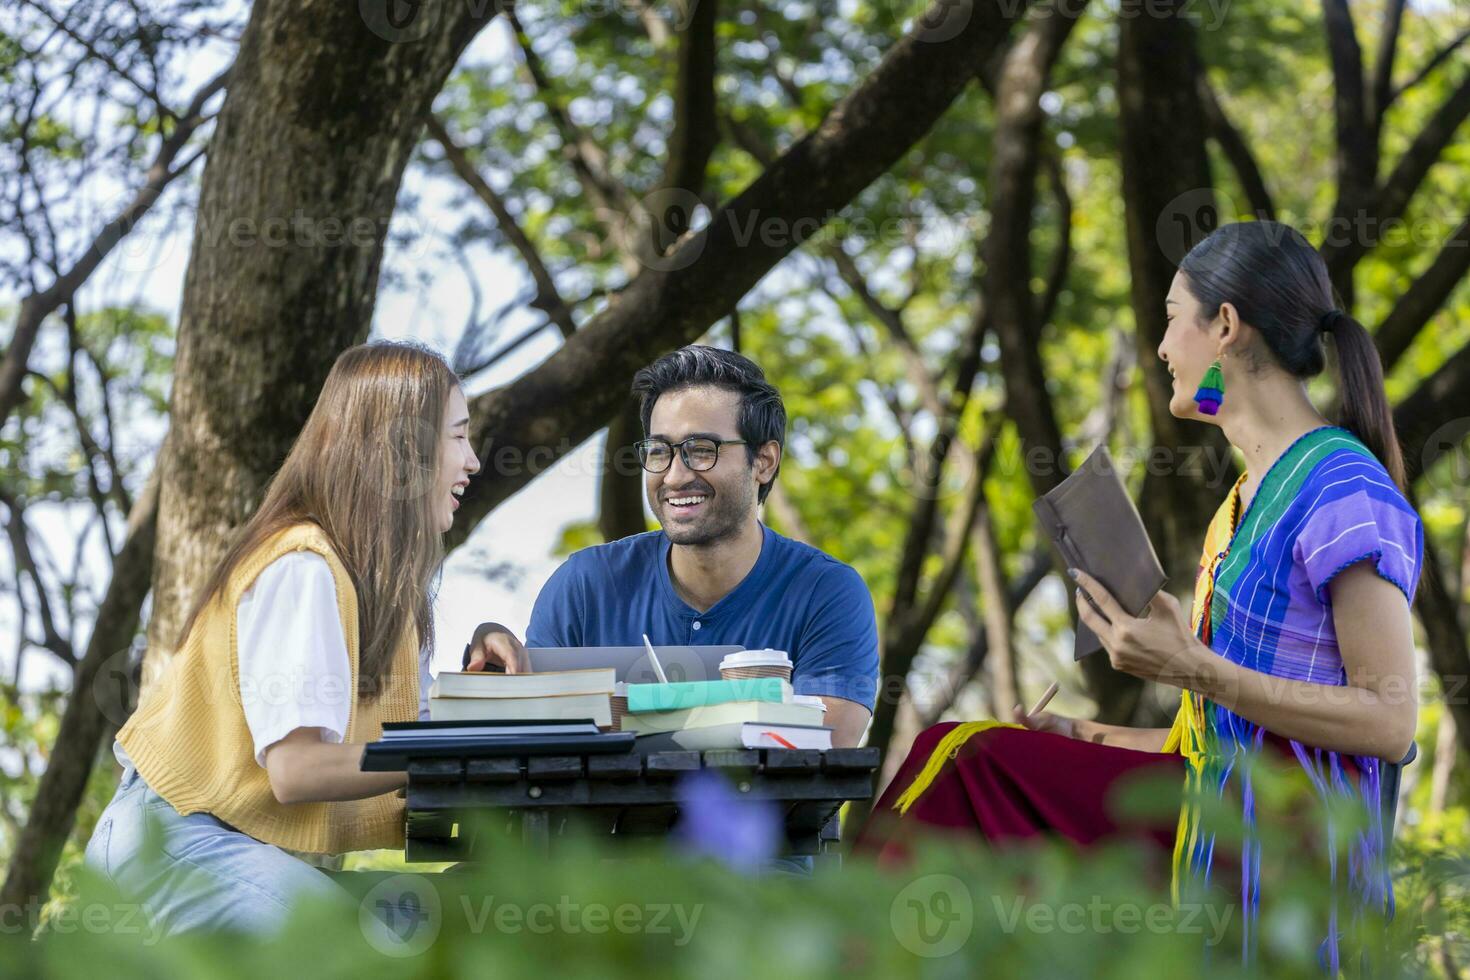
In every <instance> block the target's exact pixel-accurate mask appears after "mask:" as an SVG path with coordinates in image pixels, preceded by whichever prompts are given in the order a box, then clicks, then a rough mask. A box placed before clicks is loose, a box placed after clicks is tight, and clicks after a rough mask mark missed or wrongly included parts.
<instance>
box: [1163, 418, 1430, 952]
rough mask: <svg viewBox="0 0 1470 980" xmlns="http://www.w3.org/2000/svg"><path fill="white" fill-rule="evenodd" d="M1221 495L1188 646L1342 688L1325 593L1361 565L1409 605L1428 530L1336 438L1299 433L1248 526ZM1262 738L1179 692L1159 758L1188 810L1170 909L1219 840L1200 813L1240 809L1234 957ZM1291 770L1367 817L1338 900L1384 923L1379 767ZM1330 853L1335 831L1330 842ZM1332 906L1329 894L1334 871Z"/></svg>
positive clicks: (1356, 450)
mask: <svg viewBox="0 0 1470 980" xmlns="http://www.w3.org/2000/svg"><path fill="white" fill-rule="evenodd" d="M1244 481H1245V477H1244V476H1242V477H1241V480H1240V481H1239V482H1237V483H1236V484H1235V486H1234V487H1233V488H1231V491H1230V494H1229V496H1228V497H1227V498H1226V500H1225V502H1224V503H1223V504H1222V505H1221V506H1220V509H1219V511H1218V512H1217V513H1216V514H1215V517H1214V519H1213V520H1212V521H1211V523H1210V527H1209V530H1208V532H1207V533H1206V535H1205V544H1204V552H1203V556H1202V558H1201V561H1200V570H1199V574H1198V577H1197V578H1196V580H1195V602H1194V611H1193V617H1192V625H1193V627H1194V630H1195V633H1196V635H1198V636H1199V638H1200V639H1201V640H1203V641H1204V642H1205V643H1206V644H1208V645H1209V647H1210V648H1211V649H1212V650H1214V651H1215V652H1216V653H1218V654H1219V655H1220V656H1222V657H1224V658H1226V659H1227V660H1230V661H1232V662H1234V663H1237V664H1240V665H1242V666H1245V667H1249V668H1250V669H1252V670H1258V671H1261V672H1262V673H1266V674H1270V675H1272V676H1273V677H1280V678H1285V679H1290V680H1298V681H1307V682H1311V683H1315V684H1325V685H1333V686H1341V685H1345V684H1346V683H1347V673H1346V670H1345V669H1344V667H1343V663H1342V658H1341V656H1340V655H1339V652H1338V645H1337V635H1336V632H1335V630H1334V628H1333V619H1332V599H1331V595H1330V593H1329V591H1328V584H1329V583H1330V582H1331V581H1332V579H1333V578H1334V577H1335V576H1336V575H1337V573H1338V572H1340V571H1342V570H1343V569H1345V568H1347V567H1348V566H1349V565H1353V564H1355V563H1357V562H1360V561H1363V560H1365V559H1368V560H1371V561H1372V563H1373V567H1374V568H1375V569H1376V570H1377V572H1378V574H1379V575H1381V576H1383V577H1384V578H1385V579H1387V580H1388V581H1390V582H1392V583H1393V584H1394V585H1396V586H1398V588H1399V589H1400V590H1401V591H1402V592H1403V593H1404V596H1405V597H1406V598H1407V599H1408V601H1409V602H1410V604H1412V603H1413V600H1414V592H1415V588H1416V586H1417V584H1418V581H1419V573H1420V570H1421V568H1422V565H1423V556H1424V527H1423V523H1422V522H1421V521H1420V519H1419V515H1418V514H1417V513H1416V512H1415V511H1414V508H1413V507H1412V506H1411V505H1410V504H1409V502H1408V500H1407V499H1405V497H1404V495H1403V493H1402V492H1401V491H1400V490H1399V488H1398V486H1397V485H1396V484H1395V483H1394V481H1393V479H1392V478H1391V477H1390V476H1389V474H1388V471H1387V470H1386V469H1384V467H1383V465H1382V464H1381V463H1380V462H1379V461H1378V459H1377V458H1376V457H1375V456H1374V455H1373V454H1372V452H1371V451H1370V450H1369V449H1368V448H1367V447H1366V446H1365V445H1363V443H1362V442H1361V441H1360V440H1359V439H1358V438H1357V437H1356V436H1354V435H1353V434H1352V433H1351V432H1348V431H1347V430H1346V429H1342V428H1338V427H1336V426H1324V427H1322V428H1319V429H1314V430H1312V431H1311V432H1308V433H1306V434H1305V435H1303V436H1302V437H1301V438H1299V439H1298V440H1297V441H1296V442H1294V443H1293V444H1292V445H1291V446H1290V447H1289V448H1288V449H1287V450H1286V452H1285V453H1283V454H1282V455H1281V458H1280V459H1278V460H1277V461H1276V462H1275V463H1274V464H1272V466H1271V468H1270V470H1269V471H1268V472H1267V473H1266V475H1265V477H1264V478H1262V480H1261V482H1260V485H1259V486H1258V487H1257V489H1256V493H1255V496H1254V497H1252V498H1251V501H1250V505H1249V506H1248V507H1247V508H1246V509H1245V513H1244V514H1241V513H1240V488H1241V485H1242V484H1243V483H1244ZM1265 735H1266V732H1265V730H1264V729H1262V728H1261V726H1260V725H1257V724H1254V723H1253V722H1250V721H1247V720H1246V719H1244V718H1242V717H1240V716H1239V715H1237V714H1235V713H1234V712H1232V711H1229V710H1227V709H1226V708H1224V707H1222V706H1220V705H1218V704H1215V703H1214V702H1211V701H1209V700H1206V699H1205V698H1203V697H1201V696H1200V695H1198V694H1195V693H1194V692H1191V691H1185V692H1184V693H1183V697H1182V699H1181V704H1180V710H1179V714H1178V715H1177V717H1176V718H1175V721H1174V727H1173V730H1172V731H1171V732H1170V735H1169V740H1168V742H1167V744H1166V745H1165V748H1164V751H1166V752H1179V753H1180V754H1182V755H1183V756H1184V757H1185V758H1186V760H1187V762H1188V777H1187V778H1188V786H1187V787H1186V790H1187V791H1186V794H1185V798H1186V803H1185V806H1184V809H1183V811H1182V812H1181V814H1180V819H1179V831H1178V836H1177V838H1176V843H1175V851H1174V895H1175V901H1176V902H1177V901H1178V900H1179V895H1180V889H1181V886H1182V885H1184V884H1185V883H1186V882H1189V881H1192V882H1194V883H1204V884H1206V885H1207V884H1208V882H1209V874H1210V866H1211V863H1212V860H1213V858H1214V848H1215V835H1214V833H1213V832H1212V831H1211V830H1210V828H1209V827H1207V826H1205V825H1204V821H1203V820H1202V817H1201V809H1200V807H1199V806H1198V801H1199V799H1200V798H1201V795H1202V794H1204V793H1211V794H1213V795H1216V796H1222V795H1223V794H1224V793H1225V790H1226V787H1227V786H1233V788H1234V790H1235V793H1234V796H1235V798H1238V799H1239V800H1240V802H1241V806H1242V808H1243V815H1244V818H1245V826H1246V839H1245V841H1244V844H1243V848H1242V853H1241V862H1240V865H1241V883H1240V900H1241V906H1242V908H1243V909H1244V910H1245V915H1244V922H1245V936H1244V940H1243V942H1244V948H1243V950H1242V954H1243V956H1244V957H1245V958H1246V959H1247V960H1249V959H1250V958H1251V957H1252V955H1253V952H1254V943H1255V931H1256V930H1255V928H1254V920H1255V917H1256V914H1257V909H1258V903H1259V898H1260V862H1261V851H1260V843H1259V841H1258V840H1256V839H1254V834H1253V833H1252V830H1253V828H1254V826H1255V816H1256V814H1255V800H1254V797H1253V794H1252V790H1251V785H1250V774H1249V770H1248V768H1247V767H1246V766H1244V765H1243V764H1242V763H1243V761H1244V755H1245V753H1249V752H1256V751H1259V750H1260V749H1261V747H1262V742H1263V739H1264V737H1265ZM1290 744H1291V749H1292V751H1293V753H1294V755H1295V757H1296V760H1297V762H1298V763H1299V764H1300V765H1301V767H1302V769H1303V770H1304V771H1305V772H1306V773H1307V775H1308V776H1309V778H1310V780H1311V782H1312V785H1313V786H1314V788H1315V789H1316V790H1317V793H1318V794H1319V796H1321V797H1322V798H1323V799H1324V800H1327V799H1329V798H1332V797H1336V798H1339V799H1341V798H1348V799H1352V800H1354V801H1355V802H1356V803H1358V804H1360V805H1361V806H1363V807H1365V808H1366V814H1365V816H1366V829H1365V830H1362V831H1361V832H1359V833H1358V834H1357V839H1356V840H1354V841H1353V842H1352V845H1351V846H1350V848H1348V854H1349V855H1350V859H1349V868H1348V882H1347V884H1348V886H1349V888H1350V890H1351V892H1352V894H1353V896H1354V898H1355V900H1356V901H1355V905H1356V908H1355V909H1354V913H1353V914H1354V915H1355V916H1358V915H1361V914H1362V913H1363V912H1364V911H1365V910H1368V909H1380V910H1382V912H1383V913H1384V914H1386V915H1391V914H1392V911H1393V886H1392V882H1391V880H1390V877H1389V870H1388V862H1387V858H1388V855H1387V839H1386V835H1388V834H1391V833H1392V828H1385V827H1384V826H1383V823H1382V817H1381V814H1382V810H1381V808H1380V800H1379V792H1380V765H1381V763H1380V762H1379V760H1377V759H1374V758H1369V757H1365V756H1353V757H1351V758H1352V761H1353V763H1354V764H1355V765H1356V767H1357V772H1358V773H1359V778H1358V780H1356V785H1355V784H1354V781H1353V780H1351V779H1349V778H1348V775H1347V774H1346V773H1345V772H1344V768H1343V759H1342V756H1341V755H1339V753H1337V752H1329V751H1324V750H1322V749H1318V748H1314V747H1311V746H1307V745H1303V744H1302V743H1300V742H1296V741H1292V742H1291V743H1290ZM1328 840H1329V843H1330V842H1331V841H1332V828H1331V827H1329V828H1328ZM1331 874H1332V887H1333V894H1334V896H1335V895H1336V892H1337V887H1338V880H1337V879H1338V869H1337V861H1336V858H1335V857H1333V858H1332V860H1331ZM1339 937H1340V933H1339V929H1338V910H1337V906H1336V899H1335V898H1334V900H1333V907H1332V909H1331V910H1330V919H1329V923H1328V935H1327V938H1326V939H1325V940H1323V943H1322V947H1321V950H1320V952H1321V958H1322V961H1323V965H1324V966H1325V967H1328V968H1329V969H1331V970H1332V971H1333V972H1334V973H1336V972H1337V970H1338V967H1339V961H1338V960H1339V950H1338V947H1339Z"/></svg>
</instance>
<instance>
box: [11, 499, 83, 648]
mask: <svg viewBox="0 0 1470 980" xmlns="http://www.w3.org/2000/svg"><path fill="white" fill-rule="evenodd" d="M0 504H4V505H5V508H6V510H8V511H10V516H9V518H8V519H7V520H6V522H5V532H6V534H7V535H8V536H9V537H10V551H11V554H12V555H13V556H14V558H15V571H16V601H20V575H21V573H24V574H25V576H26V577H27V578H29V579H30V580H31V586H32V588H34V589H35V590H36V610H37V612H38V613H40V619H41V634H42V641H41V645H42V646H44V647H45V648H46V649H47V650H50V651H51V652H52V653H54V654H56V655H57V656H58V657H60V658H61V659H62V660H64V661H66V662H67V664H69V665H71V666H75V665H76V662H77V654H76V650H75V649H74V648H73V647H72V645H71V641H70V640H68V639H67V638H66V637H64V636H62V635H61V633H60V632H59V631H58V630H57V629H56V618H55V616H54V615H53V614H52V611H51V598H50V596H49V595H47V593H46V584H45V583H44V582H43V581H41V573H40V570H39V569H37V567H36V560H35V557H34V556H33V555H32V554H31V545H30V536H31V532H30V528H29V527H28V526H27V525H26V520H25V505H24V504H22V503H21V502H20V501H19V500H18V499H16V498H15V497H13V496H11V495H10V494H9V493H7V492H5V491H4V490H0Z"/></svg>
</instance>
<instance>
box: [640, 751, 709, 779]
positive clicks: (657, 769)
mask: <svg viewBox="0 0 1470 980" xmlns="http://www.w3.org/2000/svg"><path fill="white" fill-rule="evenodd" d="M699 767H700V766H699V753H698V752H654V753H653V754H651V755H649V756H647V757H645V759H644V765H643V771H644V772H645V773H647V774H648V775H649V776H650V777H659V776H662V777H664V778H671V777H674V776H678V775H680V774H682V773H686V772H697V771H698V770H699Z"/></svg>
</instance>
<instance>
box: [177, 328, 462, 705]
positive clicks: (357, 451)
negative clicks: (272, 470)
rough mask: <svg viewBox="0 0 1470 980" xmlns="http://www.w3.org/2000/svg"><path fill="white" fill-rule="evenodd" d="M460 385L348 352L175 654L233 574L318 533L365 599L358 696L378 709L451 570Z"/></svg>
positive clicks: (429, 370)
mask: <svg viewBox="0 0 1470 980" xmlns="http://www.w3.org/2000/svg"><path fill="white" fill-rule="evenodd" d="M458 384H459V378H458V377H456V375H455V374H454V371H453V370H451V369H450V367H449V365H448V364H446V363H445V361H444V359H443V358H442V357H440V356H439V355H438V354H436V353H434V352H433V351H431V350H429V349H427V348H424V347H420V346H417V345H414V344H409V343H400V342H388V341H379V342H374V343H369V344H362V345H359V346H357V347H352V348H349V349H348V350H346V351H343V352H342V354H341V355H340V356H339V357H338V358H337V361H336V363H334V364H333V365H332V370H331V372H330V373H329V374H328V375H327V380H326V382H325V383H324V384H323V385H322V392H321V395H319V396H318V397H317V402H316V407H315V408H313V409H312V411H311V415H310V417H308V418H307V420H306V424H305V425H304V426H303V427H302V429H301V434H300V435H299V436H297V437H296V442H295V444H294V445H293V446H292V447H291V451H290V452H289V453H288V454H287V455H286V460H285V462H284V463H282V464H281V468H280V470H278V471H277V472H276V475H275V476H274V477H272V478H271V481H270V483H269V484H268V485H267V487H266V491H265V499H263V500H262V501H261V503H260V507H259V509H257V510H256V512H255V514H254V515H253V516H252V517H251V518H250V520H249V521H247V522H246V524H245V526H244V527H243V528H242V529H241V530H240V532H239V535H238V536H237V537H236V539H235V543H234V544H233V545H232V546H231V547H230V550H229V551H228V552H227V553H226V554H225V557H224V559H223V560H222V561H221V562H220V563H219V565H218V566H217V567H216V568H215V570H214V572H213V574H211V575H210V577H209V580H208V581H207V582H206V583H205V586H204V588H203V589H202V590H201V591H200V592H199V595H198V598H197V599H196V601H195V605H194V608H193V610H192V611H191V612H190V614H189V617H188V618H187V619H186V620H185V622H184V628H183V631H182V632H181V633H180V639H179V645H180V646H182V645H183V641H184V638H185V637H187V636H188V635H189V631H190V629H192V628H193V625H194V621H195V620H196V619H197V618H198V616H199V614H200V612H201V611H202V610H203V609H204V607H205V606H206V605H207V604H208V602H209V601H210V600H211V599H212V598H213V597H214V596H216V595H217V594H219V592H220V590H221V589H222V588H223V587H224V584H225V582H226V581H227V580H228V578H229V576H230V573H231V572H232V571H233V570H234V569H235V567H236V566H237V565H239V563H240V562H241V560H242V559H244V558H245V557H246V556H247V555H248V554H249V553H250V552H251V551H253V550H254V549H255V548H257V547H259V546H260V545H261V544H262V543H263V542H264V541H265V540H266V539H268V538H269V537H270V536H271V535H273V534H275V533H277V532H279V531H281V530H283V529H285V528H287V527H290V526H292V525H294V524H301V523H304V522H310V523H313V524H316V525H317V526H318V527H320V528H321V529H322V531H323V532H324V533H325V534H326V536H327V539H328V540H329V541H331V543H332V549H333V550H334V551H335V552H336V554H337V557H338V558H339V559H341V561H342V564H343V565H345V566H346V568H347V571H348V573H349V574H350V575H351V576H352V584H353V587H354V588H355V589H356V592H357V610H358V618H357V629H358V641H359V645H358V691H359V692H360V693H361V694H362V695H363V696H365V697H367V698H369V699H372V698H375V697H377V695H378V693H379V692H380V690H381V688H382V681H383V680H384V677H385V675H386V674H387V672H388V670H389V666H390V664H391V663H392V660H393V655H394V652H395V650H396V649H397V646H398V643H399V641H400V639H401V638H402V637H403V635H404V631H405V630H406V629H408V628H409V627H410V626H413V627H416V628H417V630H418V636H419V639H420V642H421V644H423V645H425V646H427V645H429V644H431V643H432V640H433V618H432V616H431V614H430V602H431V599H432V592H431V588H432V583H433V580H434V578H435V576H436V574H437V573H438V571H439V569H440V566H441V565H442V564H443V560H444V542H443V536H442V535H441V533H440V531H439V529H438V526H437V523H436V522H437V520H438V517H437V516H436V514H437V511H436V508H435V504H436V503H437V501H435V500H434V499H433V491H434V488H435V484H436V480H437V476H438V472H439V462H440V458H441V454H442V453H443V452H444V446H445V440H444V437H443V433H442V428H443V424H444V409H445V405H446V403H447V402H448V399H449V394H450V392H451V391H452V390H453V389H454V388H455V387H456V386H458Z"/></svg>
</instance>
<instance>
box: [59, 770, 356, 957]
mask: <svg viewBox="0 0 1470 980" xmlns="http://www.w3.org/2000/svg"><path fill="white" fill-rule="evenodd" d="M86 863H87V865H88V867H90V868H92V869H93V870H94V871H95V872H97V873H98V874H101V875H103V876H105V877H107V878H108V879H109V880H110V881H111V882H112V883H113V885H114V886H116V887H117V889H118V891H119V892H121V893H122V894H123V895H124V896H126V897H127V898H129V899H130V900H132V901H136V902H138V903H139V904H140V905H141V906H142V908H143V911H144V913H145V915H146V916H147V918H148V919H149V920H150V922H151V923H152V926H153V928H154V929H155V930H156V931H157V933H158V934H160V935H172V934H174V933H180V932H187V931H189V930H193V929H209V930H216V929H231V930H237V931H242V932H253V933H269V932H274V931H276V930H277V929H279V928H280V927H281V926H282V925H284V924H285V922H286V920H287V919H288V918H289V917H290V914H291V908H292V905H293V903H295V902H297V901H299V900H301V899H302V898H303V897H311V896H316V897H319V898H323V899H326V900H328V901H334V900H335V901H337V902H339V903H342V904H343V905H344V907H345V908H350V907H351V906H352V905H355V904H357V902H356V899H354V898H352V897H351V895H350V893H349V892H348V891H347V890H346V889H345V888H343V887H342V886H341V885H339V884H337V883H336V882H335V881H333V880H332V879H331V878H330V877H328V876H327V875H325V874H323V873H322V872H321V871H318V870H317V869H316V868H313V867H312V866H311V865H309V864H307V863H306V862H304V861H302V860H300V859H299V858H295V857H292V856H291V855H289V854H287V853H286V852H285V851H283V850H281V849H280V848H279V847H276V846H275V845H273V844H266V843H264V842H262V841H258V840H256V839H255V838H254V837H251V836H250V835H249V834H246V833H243V832H242V831H239V830H236V829H235V828H234V827H232V826H230V825H229V824H227V823H225V822H224V821H222V820H220V819H218V818H217V817H214V816H212V815H210V814H208V813H191V814H189V815H188V816H182V815H180V813H179V811H177V810H175V809H174V808H173V806H172V805H171V804H170V803H169V802H168V801H167V800H165V799H164V798H163V797H161V796H159V795H158V794H157V793H155V792H154V791H153V790H152V788H150V787H149V785H148V784H147V783H146V782H144V781H143V777H142V776H140V775H139V774H138V771H137V770H136V769H133V768H132V767H128V768H126V769H125V770H124V771H123V777H122V781H121V782H120V783H118V787H117V793H116V794H114V796H113V797H112V801H111V802H110V803H108V804H107V808H106V809H105V810H103V811H102V816H101V817H100V818H99V819H98V821H97V827H96V829H95V830H94V831H93V832H92V839H91V840H90V841H89V842H88V843H87V853H86Z"/></svg>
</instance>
